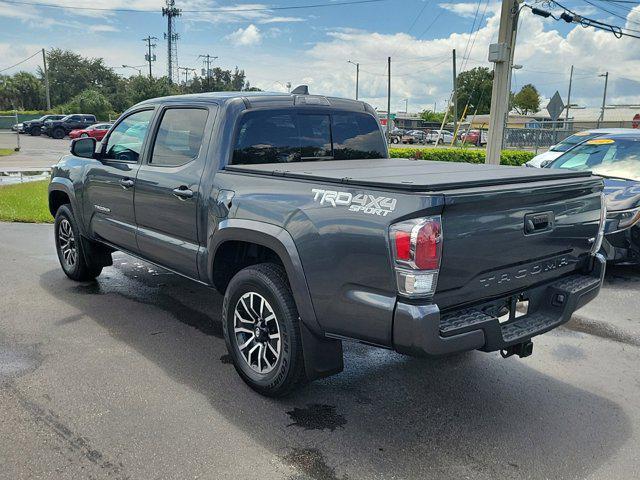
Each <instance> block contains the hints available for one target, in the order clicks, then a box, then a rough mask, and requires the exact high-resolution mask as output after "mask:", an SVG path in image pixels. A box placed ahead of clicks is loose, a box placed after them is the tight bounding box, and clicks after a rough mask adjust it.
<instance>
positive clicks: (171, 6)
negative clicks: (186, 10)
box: [162, 0, 182, 83]
mask: <svg viewBox="0 0 640 480" xmlns="http://www.w3.org/2000/svg"><path fill="white" fill-rule="evenodd" d="M166 5H167V6H166V7H163V8H162V16H163V17H167V33H165V34H164V38H166V39H167V77H168V78H169V83H173V77H174V75H175V74H176V72H177V68H178V44H177V42H178V39H179V38H180V35H178V34H177V33H174V31H175V28H176V25H175V18H176V17H179V16H180V15H182V10H180V9H179V8H176V1H175V0H166Z"/></svg>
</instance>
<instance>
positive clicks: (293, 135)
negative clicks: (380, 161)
mask: <svg viewBox="0 0 640 480" xmlns="http://www.w3.org/2000/svg"><path fill="white" fill-rule="evenodd" d="M385 152H386V149H385V144H384V139H383V137H382V134H381V133H380V130H379V128H378V123H377V122H376V120H375V119H374V118H373V117H372V116H371V115H368V114H365V113H357V112H344V113H333V114H328V113H327V114H325V113H303V112H291V111H265V112H249V113H247V114H246V115H244V116H243V118H242V120H241V122H240V126H239V130H238V136H237V139H236V144H235V148H234V151H233V161H232V163H233V164H234V165H243V164H259V163H288V162H308V161H319V160H348V159H359V158H383V157H384V156H385Z"/></svg>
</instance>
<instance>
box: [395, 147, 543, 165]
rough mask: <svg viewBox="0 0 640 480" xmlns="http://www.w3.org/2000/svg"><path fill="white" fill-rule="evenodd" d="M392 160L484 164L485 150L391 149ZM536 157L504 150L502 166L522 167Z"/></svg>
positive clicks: (501, 160)
mask: <svg viewBox="0 0 640 480" xmlns="http://www.w3.org/2000/svg"><path fill="white" fill-rule="evenodd" d="M389 155H390V156H391V157H392V158H416V159H418V160H433V161H438V162H466V163H484V159H485V150H475V149H474V150H472V149H465V148H390V149H389ZM534 156H535V153H533V152H525V151H522V150H503V151H502V154H501V156H500V164H501V165H512V166H520V165H523V164H525V163H526V162H528V161H529V160H531V159H532V158H533V157H534Z"/></svg>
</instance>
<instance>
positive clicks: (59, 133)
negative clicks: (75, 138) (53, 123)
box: [51, 128, 66, 140]
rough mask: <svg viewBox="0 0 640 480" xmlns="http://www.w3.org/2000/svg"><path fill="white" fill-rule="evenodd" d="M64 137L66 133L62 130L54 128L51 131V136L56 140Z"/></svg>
mask: <svg viewBox="0 0 640 480" xmlns="http://www.w3.org/2000/svg"><path fill="white" fill-rule="evenodd" d="M65 135H66V132H65V131H64V129H63V128H56V129H54V130H53V132H51V136H52V137H53V138H55V139H56V140H60V139H62V138H64V136H65Z"/></svg>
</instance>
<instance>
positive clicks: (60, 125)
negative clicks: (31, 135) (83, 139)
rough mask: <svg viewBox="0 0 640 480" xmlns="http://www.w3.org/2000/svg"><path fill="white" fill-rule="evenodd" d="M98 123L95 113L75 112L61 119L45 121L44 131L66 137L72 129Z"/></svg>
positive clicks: (58, 136)
mask: <svg viewBox="0 0 640 480" xmlns="http://www.w3.org/2000/svg"><path fill="white" fill-rule="evenodd" d="M94 123H96V116H95V115H86V114H83V113H74V114H73V115H67V116H66V117H63V118H62V119H60V120H47V121H46V122H44V127H43V128H42V132H43V133H44V134H45V135H49V136H50V137H53V138H57V139H60V138H64V137H65V135H68V134H69V132H70V131H71V130H78V129H83V128H87V127H90V126H91V125H93V124H94Z"/></svg>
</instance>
